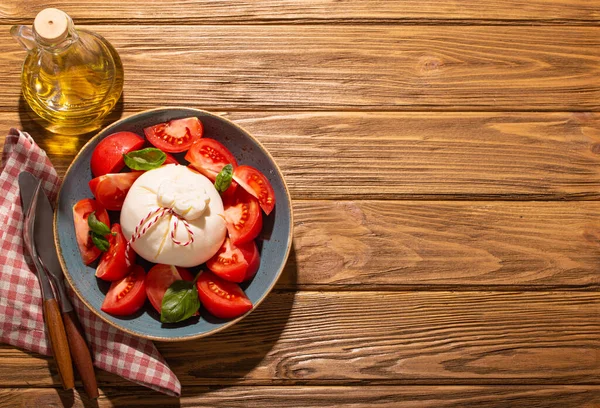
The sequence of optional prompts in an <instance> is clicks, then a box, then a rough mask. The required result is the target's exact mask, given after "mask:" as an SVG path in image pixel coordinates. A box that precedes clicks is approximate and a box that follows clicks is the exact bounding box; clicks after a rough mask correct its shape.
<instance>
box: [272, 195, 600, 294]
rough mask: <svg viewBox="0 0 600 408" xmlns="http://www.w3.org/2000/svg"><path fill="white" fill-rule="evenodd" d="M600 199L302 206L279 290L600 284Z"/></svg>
mask: <svg viewBox="0 0 600 408" xmlns="http://www.w3.org/2000/svg"><path fill="white" fill-rule="evenodd" d="M599 213H600V203H598V202H579V203H575V202H568V203H540V202H538V203H507V202H489V203H485V202H395V201H375V202H373V201H361V202H351V201H338V202H329V201H300V202H298V201H296V202H294V222H295V226H294V246H293V252H292V254H291V255H290V260H289V261H288V264H287V267H286V269H285V272H284V274H283V276H282V278H281V279H280V281H279V284H278V288H286V289H297V288H302V289H321V290H322V289H334V290H340V289H344V290H369V289H375V290H381V289H387V290H398V289H423V288H424V286H425V287H427V288H429V289H434V288H435V289H457V290H464V289H490V288H496V289H509V290H510V289H513V290H514V289H515V288H526V289H537V290H539V289H548V288H555V287H558V288H565V287H568V288H588V289H590V288H598V287H599V285H600V275H599V274H598V265H599V264H600V251H599V248H600V246H599V245H600V223H598V221H597V218H598V214H599Z"/></svg>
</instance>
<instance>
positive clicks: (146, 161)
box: [123, 147, 167, 170]
mask: <svg viewBox="0 0 600 408" xmlns="http://www.w3.org/2000/svg"><path fill="white" fill-rule="evenodd" d="M123 159H124V160H125V164H126V165H127V167H129V168H130V169H132V170H152V169H156V168H158V167H160V166H162V164H163V163H164V162H165V160H167V155H166V154H165V152H163V151H162V150H160V149H156V148H154V147H147V148H145V149H142V150H135V151H133V152H129V153H127V154H124V155H123Z"/></svg>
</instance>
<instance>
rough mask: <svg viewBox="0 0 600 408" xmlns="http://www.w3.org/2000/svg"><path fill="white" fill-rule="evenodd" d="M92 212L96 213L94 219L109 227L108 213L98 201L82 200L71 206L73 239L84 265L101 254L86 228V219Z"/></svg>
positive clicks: (88, 229)
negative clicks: (73, 227)
mask: <svg viewBox="0 0 600 408" xmlns="http://www.w3.org/2000/svg"><path fill="white" fill-rule="evenodd" d="M94 211H95V212H96V218H98V220H99V221H102V222H103V223H105V224H106V225H110V220H109V219H108V213H107V212H106V210H105V209H104V207H102V205H100V203H98V201H96V200H92V199H91V198H84V199H83V200H81V201H79V202H77V203H76V204H75V205H74V206H73V223H74V224H75V237H76V238H77V245H78V246H79V252H81V259H82V260H83V263H85V264H86V265H89V264H91V263H92V262H94V261H95V260H96V258H98V257H99V256H100V254H101V253H102V251H100V250H99V249H98V248H96V246H95V245H94V243H93V242H92V237H91V236H90V227H89V226H88V217H89V216H90V214H91V213H92V212H94Z"/></svg>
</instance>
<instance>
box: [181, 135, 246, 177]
mask: <svg viewBox="0 0 600 408" xmlns="http://www.w3.org/2000/svg"><path fill="white" fill-rule="evenodd" d="M185 159H186V160H187V161H189V162H190V165H191V166H192V167H194V168H195V169H196V170H198V171H199V172H200V173H202V174H204V175H205V176H206V177H208V178H209V179H211V180H212V181H215V178H216V177H217V174H219V172H220V171H221V170H222V169H223V167H224V166H225V165H227V164H231V165H232V166H233V168H234V169H235V168H236V167H237V161H236V160H235V157H234V156H233V154H231V152H230V151H229V150H228V149H227V148H226V147H225V146H223V145H222V144H221V143H219V142H217V141H216V140H215V139H209V138H207V137H205V138H202V139H200V140H198V141H197V142H196V143H194V145H193V146H192V147H190V150H189V151H188V152H187V154H186V155H185Z"/></svg>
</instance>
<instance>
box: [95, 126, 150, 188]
mask: <svg viewBox="0 0 600 408" xmlns="http://www.w3.org/2000/svg"><path fill="white" fill-rule="evenodd" d="M144 143H145V140H144V138H143V137H141V136H138V135H136V134H135V133H132V132H117V133H113V134H112V135H109V136H107V137H105V138H104V139H102V140H101V141H100V143H98V146H96V148H95V149H94V151H93V152H92V160H91V163H90V165H91V167H92V173H93V174H94V177H100V176H103V175H105V174H108V173H118V172H120V171H121V170H122V169H123V167H125V162H124V161H123V155H124V154H126V153H129V152H132V151H134V150H139V149H141V148H142V146H143V145H144Z"/></svg>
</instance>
